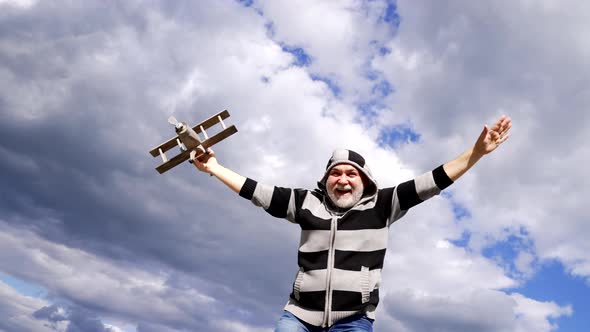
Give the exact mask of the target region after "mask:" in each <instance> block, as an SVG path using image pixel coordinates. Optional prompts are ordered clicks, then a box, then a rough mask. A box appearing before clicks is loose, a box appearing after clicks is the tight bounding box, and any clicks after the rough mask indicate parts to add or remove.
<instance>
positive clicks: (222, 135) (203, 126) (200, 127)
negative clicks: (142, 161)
mask: <svg viewBox="0 0 590 332" xmlns="http://www.w3.org/2000/svg"><path fill="white" fill-rule="evenodd" d="M228 117H229V112H228V111H227V110H224V111H222V112H219V113H217V114H215V115H213V116H212V117H210V118H209V119H207V120H205V121H203V122H201V123H199V124H197V125H195V126H194V127H193V128H192V130H193V131H194V133H195V135H196V136H197V137H195V139H193V140H192V142H191V143H192V144H186V143H187V142H183V141H182V138H181V137H180V135H177V136H176V137H173V138H171V139H169V140H168V141H166V142H164V143H162V144H160V145H158V146H156V147H155V148H153V149H152V150H151V151H150V154H151V155H152V156H153V157H157V156H160V157H162V161H163V163H162V164H161V165H159V166H158V167H156V170H157V171H158V173H160V174H162V173H164V172H166V171H168V170H169V169H171V168H173V167H174V166H177V165H179V164H181V163H182V162H184V161H186V160H188V159H189V158H190V153H191V151H196V152H197V154H196V158H198V157H200V156H202V155H203V154H204V153H205V151H207V148H209V147H211V146H213V145H215V144H217V143H219V142H220V141H222V140H224V139H226V138H227V137H229V136H231V135H233V134H235V133H237V132H238V129H237V128H236V126H234V125H232V126H229V127H226V125H225V123H224V122H223V119H226V118H228ZM218 123H219V124H221V126H222V128H223V130H222V131H220V132H219V133H217V134H215V135H213V136H211V137H209V136H208V135H207V132H206V130H207V129H209V128H211V127H213V126H214V125H216V124H218ZM199 134H201V135H203V137H204V139H201V137H200V135H199ZM183 144H184V145H183ZM175 146H178V147H179V148H180V152H179V153H178V154H177V155H176V156H174V157H172V158H171V159H168V158H167V157H166V154H165V152H166V151H168V150H170V149H172V148H173V147H175ZM185 146H192V148H190V149H186V148H185Z"/></svg>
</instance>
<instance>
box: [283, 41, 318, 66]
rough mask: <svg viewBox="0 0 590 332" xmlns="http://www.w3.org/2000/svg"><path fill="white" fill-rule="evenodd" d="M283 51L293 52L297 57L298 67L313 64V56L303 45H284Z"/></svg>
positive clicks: (296, 63)
mask: <svg viewBox="0 0 590 332" xmlns="http://www.w3.org/2000/svg"><path fill="white" fill-rule="evenodd" d="M282 49H283V51H285V52H287V53H291V54H293V56H294V57H295V65H296V66H298V67H305V66H309V65H310V64H311V57H310V56H309V55H308V54H307V53H306V52H305V50H304V49H303V48H301V47H294V46H288V45H282Z"/></svg>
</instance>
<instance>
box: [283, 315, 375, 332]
mask: <svg viewBox="0 0 590 332" xmlns="http://www.w3.org/2000/svg"><path fill="white" fill-rule="evenodd" d="M275 332H373V320H372V319H369V318H367V316H365V315H362V314H360V315H354V316H350V317H347V318H344V319H341V320H339V321H337V322H336V323H334V325H332V326H331V327H330V328H329V329H328V328H323V327H320V326H315V325H311V324H307V323H306V322H304V321H302V320H300V319H299V318H297V317H295V316H294V315H293V314H292V313H290V312H288V311H285V312H284V313H283V316H281V318H280V319H279V322H278V323H277V327H276V328H275Z"/></svg>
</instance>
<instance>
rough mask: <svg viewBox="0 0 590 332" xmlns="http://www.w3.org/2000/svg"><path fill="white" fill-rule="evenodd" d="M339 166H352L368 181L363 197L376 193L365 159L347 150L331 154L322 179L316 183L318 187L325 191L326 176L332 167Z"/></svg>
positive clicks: (375, 186)
mask: <svg viewBox="0 0 590 332" xmlns="http://www.w3.org/2000/svg"><path fill="white" fill-rule="evenodd" d="M339 164H349V165H352V166H354V167H355V168H356V169H358V170H359V172H361V173H362V174H363V175H364V176H365V177H366V178H367V180H369V181H368V182H369V183H367V184H366V186H365V195H368V194H370V195H372V194H374V193H376V192H377V182H376V181H375V179H373V175H372V174H371V170H370V169H369V166H367V164H366V163H365V158H363V156H361V155H360V154H358V153H356V152H354V151H352V150H347V149H336V150H334V152H333V153H332V157H331V158H330V160H328V164H327V165H326V172H325V173H324V176H323V177H322V179H321V180H320V181H319V182H318V186H319V187H320V188H321V189H323V190H325V189H326V181H327V179H328V175H329V173H330V170H331V169H332V167H334V166H336V165H339Z"/></svg>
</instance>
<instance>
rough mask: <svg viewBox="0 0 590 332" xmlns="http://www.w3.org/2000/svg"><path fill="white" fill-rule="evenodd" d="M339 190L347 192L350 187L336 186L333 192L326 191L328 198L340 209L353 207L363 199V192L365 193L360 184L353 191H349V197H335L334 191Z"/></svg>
mask: <svg viewBox="0 0 590 332" xmlns="http://www.w3.org/2000/svg"><path fill="white" fill-rule="evenodd" d="M336 189H341V190H348V189H351V188H350V186H336V187H334V189H333V190H328V197H329V198H330V200H331V201H332V203H334V205H336V206H337V207H339V208H341V209H349V208H351V207H353V206H354V205H355V204H356V203H358V201H360V200H361V198H362V197H363V192H364V191H365V187H364V186H363V184H362V183H361V184H360V185H359V186H357V187H356V188H355V189H354V190H353V191H351V195H345V196H340V197H339V198H337V197H336V194H335V193H334V190H336Z"/></svg>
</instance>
